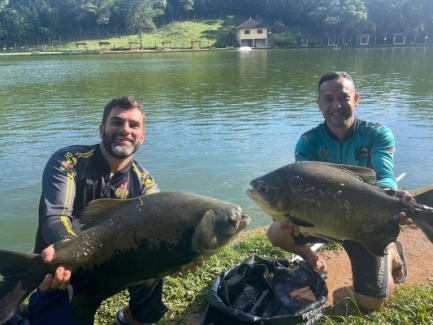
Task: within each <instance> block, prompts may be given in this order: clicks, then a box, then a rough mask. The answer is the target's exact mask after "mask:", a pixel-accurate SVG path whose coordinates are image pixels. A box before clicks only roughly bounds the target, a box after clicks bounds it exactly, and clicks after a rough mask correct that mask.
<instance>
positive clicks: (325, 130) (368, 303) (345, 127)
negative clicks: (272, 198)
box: [267, 72, 412, 310]
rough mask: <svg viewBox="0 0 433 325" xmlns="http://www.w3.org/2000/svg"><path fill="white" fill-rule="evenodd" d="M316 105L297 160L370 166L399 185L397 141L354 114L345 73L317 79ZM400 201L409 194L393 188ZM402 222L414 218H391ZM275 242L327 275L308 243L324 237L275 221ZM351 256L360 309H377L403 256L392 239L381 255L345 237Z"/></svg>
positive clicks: (384, 180) (383, 180) (385, 183)
mask: <svg viewBox="0 0 433 325" xmlns="http://www.w3.org/2000/svg"><path fill="white" fill-rule="evenodd" d="M318 91H319V98H318V99H317V105H318V106H319V108H320V111H321V112H322V114H323V117H324V118H325V122H323V123H321V124H319V125H318V126H317V127H315V128H313V129H312V130H310V131H308V132H306V133H304V134H303V135H302V136H301V138H300V139H299V141H298V143H297V145H296V148H295V157H296V161H297V162H300V161H324V162H329V163H335V164H347V165H355V166H361V167H368V168H371V169H374V170H375V172H376V174H377V186H379V187H381V188H383V189H394V190H396V189H397V181H396V179H395V176H394V173H393V168H394V148H395V141H394V136H393V134H392V132H391V131H390V130H389V129H388V128H387V127H386V126H384V125H382V124H380V123H373V122H368V121H365V120H361V119H358V118H356V117H355V108H356V106H357V105H358V102H359V98H360V96H359V94H358V93H357V92H356V91H355V85H354V83H353V80H352V78H351V77H350V75H349V74H347V73H346V72H328V73H326V74H325V75H324V76H323V77H322V78H321V79H320V81H319V88H318ZM396 192H397V196H398V197H400V198H402V200H403V202H404V203H407V202H408V201H410V200H411V199H412V197H411V196H410V194H409V193H408V192H407V191H404V190H402V191H396ZM394 218H395V220H396V221H399V222H400V223H402V224H410V223H411V222H412V220H410V219H408V218H406V216H405V214H404V213H400V214H399V215H398V216H395V217H394ZM267 235H268V238H269V240H270V241H271V243H272V244H273V245H274V246H278V247H281V248H283V249H285V250H287V251H290V252H292V253H295V254H298V255H300V256H301V257H302V258H303V259H304V260H305V261H306V262H307V263H308V264H309V265H310V266H311V267H312V268H313V269H315V270H316V271H317V272H319V273H321V274H326V263H325V261H323V260H322V259H321V258H320V257H319V256H317V254H316V253H315V252H314V251H312V250H311V248H310V247H309V246H307V244H306V243H312V242H325V241H324V240H323V239H321V238H316V237H309V236H308V234H307V233H305V234H300V233H299V228H298V227H296V226H295V225H293V224H291V223H288V222H283V223H278V222H274V223H273V224H272V225H271V226H270V227H269V229H268V232H267ZM343 247H344V249H345V250H346V252H347V254H348V255H349V258H350V261H351V264H352V272H353V284H354V298H355V301H356V302H357V304H358V306H359V307H360V308H362V309H367V310H377V309H379V308H380V307H382V306H383V305H384V304H385V303H386V301H387V300H388V298H389V296H390V295H391V294H392V293H393V292H394V282H398V281H399V279H401V278H402V277H403V274H404V273H403V269H402V261H401V259H400V256H399V254H398V251H397V247H396V245H395V243H391V244H390V245H389V246H388V247H387V249H386V254H385V256H383V257H381V256H373V255H371V253H369V252H368V251H367V249H366V248H364V246H363V245H362V244H360V243H358V242H354V241H344V242H343Z"/></svg>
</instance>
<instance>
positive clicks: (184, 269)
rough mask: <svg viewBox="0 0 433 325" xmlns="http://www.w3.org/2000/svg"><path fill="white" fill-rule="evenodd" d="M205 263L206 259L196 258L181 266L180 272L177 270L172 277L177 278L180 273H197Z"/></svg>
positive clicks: (183, 274)
mask: <svg viewBox="0 0 433 325" xmlns="http://www.w3.org/2000/svg"><path fill="white" fill-rule="evenodd" d="M203 265H204V260H201V259H200V260H195V261H194V262H191V263H188V264H184V265H182V266H181V268H180V272H179V271H176V272H173V273H172V274H171V275H170V277H172V278H173V279H176V278H177V277H178V276H179V275H182V276H187V275H188V274H189V273H195V272H197V270H198V268H199V267H202V266H203Z"/></svg>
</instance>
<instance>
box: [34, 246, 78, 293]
mask: <svg viewBox="0 0 433 325" xmlns="http://www.w3.org/2000/svg"><path fill="white" fill-rule="evenodd" d="M41 256H42V259H43V260H44V262H45V263H50V262H51V261H52V260H53V257H54V246H53V245H50V246H48V247H47V248H45V249H44V250H43V251H42V253H41ZM70 279H71V271H69V270H67V269H65V268H64V267H63V266H59V267H58V268H57V270H56V272H55V273H54V275H53V274H47V275H46V276H45V278H44V280H43V281H42V283H41V284H40V285H39V289H40V290H41V291H46V290H48V289H49V288H51V289H59V290H66V289H67V288H68V285H69V280H70Z"/></svg>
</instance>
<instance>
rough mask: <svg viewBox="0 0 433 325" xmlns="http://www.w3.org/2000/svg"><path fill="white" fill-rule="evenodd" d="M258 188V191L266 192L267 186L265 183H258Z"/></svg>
mask: <svg viewBox="0 0 433 325" xmlns="http://www.w3.org/2000/svg"><path fill="white" fill-rule="evenodd" d="M258 190H259V191H260V192H263V193H266V192H267V191H268V187H267V186H266V185H260V186H259V188H258Z"/></svg>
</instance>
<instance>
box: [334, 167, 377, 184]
mask: <svg viewBox="0 0 433 325" xmlns="http://www.w3.org/2000/svg"><path fill="white" fill-rule="evenodd" d="M339 166H342V167H344V168H345V169H347V170H349V171H351V172H352V173H353V174H355V175H356V176H357V177H359V178H361V180H362V181H363V182H364V183H368V184H370V185H377V179H376V172H375V171H374V170H373V169H370V168H365V167H359V166H350V165H344V164H342V165H339Z"/></svg>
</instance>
